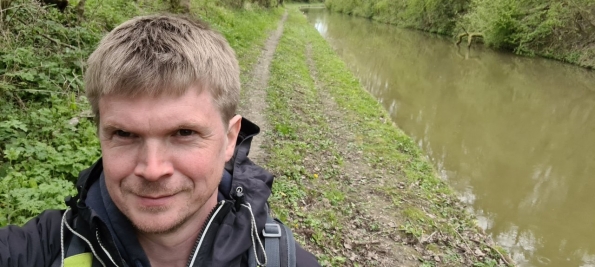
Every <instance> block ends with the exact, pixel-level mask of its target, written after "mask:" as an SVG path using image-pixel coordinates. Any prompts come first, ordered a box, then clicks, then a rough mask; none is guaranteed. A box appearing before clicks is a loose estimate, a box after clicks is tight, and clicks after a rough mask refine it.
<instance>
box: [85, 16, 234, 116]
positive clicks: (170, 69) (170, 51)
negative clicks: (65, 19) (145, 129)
mask: <svg viewBox="0 0 595 267" xmlns="http://www.w3.org/2000/svg"><path fill="white" fill-rule="evenodd" d="M87 63H88V68H87V71H86V73H85V86H86V93H87V98H88V99H89V102H90V103H91V107H92V109H93V113H94V114H95V118H96V120H97V122H98V121H99V99H100V98H101V97H102V96H104V95H108V94H116V95H124V96H135V95H150V96H159V95H163V94H165V95H177V96H179V95H182V94H184V93H185V92H186V90H188V88H189V87H191V86H197V85H198V87H199V88H201V90H202V88H207V89H208V90H209V92H210V93H211V96H212V97H213V99H214V101H215V104H216V105H217V107H218V109H219V111H220V112H221V116H222V119H223V121H224V122H227V121H228V120H229V119H231V117H233V116H234V114H235V111H236V108H237V105H238V101H239V97H240V69H239V66H238V62H237V59H236V57H235V53H234V51H233V50H232V49H231V47H230V46H229V44H228V43H227V41H226V40H225V38H224V37H223V36H221V34H219V33H218V32H216V31H214V30H212V29H210V28H209V26H208V25H207V24H206V23H204V22H202V21H199V20H192V19H189V18H187V17H178V16H173V15H151V16H142V17H136V18H133V19H131V20H129V21H126V22H124V23H123V24H121V25H120V26H118V27H116V28H115V29H114V30H112V31H111V32H110V33H109V34H107V35H106V36H105V37H104V38H103V39H102V40H101V43H100V44H99V46H98V47H97V49H96V50H95V51H94V52H93V54H91V56H90V57H89V60H88V61H87Z"/></svg>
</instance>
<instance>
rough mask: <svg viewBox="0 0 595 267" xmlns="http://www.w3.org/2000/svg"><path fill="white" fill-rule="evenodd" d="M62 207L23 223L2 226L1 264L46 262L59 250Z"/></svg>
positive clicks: (39, 264) (40, 263)
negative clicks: (20, 224) (21, 224)
mask: <svg viewBox="0 0 595 267" xmlns="http://www.w3.org/2000/svg"><path fill="white" fill-rule="evenodd" d="M63 212H64V211H61V210H48V211H44V212H43V213H41V214H40V215H39V216H37V217H35V218H33V219H31V220H30V221H28V222H27V223H26V224H25V225H23V226H16V225H10V226H7V227H3V228H0V266H47V265H48V264H49V263H48V262H46V261H47V260H50V259H53V258H55V257H56V256H57V255H58V253H59V252H60V225H61V221H62V214H63Z"/></svg>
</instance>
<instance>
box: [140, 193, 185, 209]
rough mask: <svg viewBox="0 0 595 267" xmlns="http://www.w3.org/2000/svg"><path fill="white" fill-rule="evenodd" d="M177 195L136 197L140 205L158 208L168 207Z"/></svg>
mask: <svg viewBox="0 0 595 267" xmlns="http://www.w3.org/2000/svg"><path fill="white" fill-rule="evenodd" d="M175 195H176V194H167V195H136V197H137V198H138V200H139V204H140V205H141V206H145V207H157V206H166V205H168V204H169V203H170V202H171V201H173V198H174V196H175Z"/></svg>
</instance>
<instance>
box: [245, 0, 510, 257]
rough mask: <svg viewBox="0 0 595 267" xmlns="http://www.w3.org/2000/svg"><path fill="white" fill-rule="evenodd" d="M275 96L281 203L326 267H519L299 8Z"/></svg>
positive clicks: (273, 130)
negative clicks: (491, 237)
mask: <svg viewBox="0 0 595 267" xmlns="http://www.w3.org/2000/svg"><path fill="white" fill-rule="evenodd" d="M266 90H267V99H266V102H267V108H266V114H267V115H266V116H267V120H268V124H269V125H270V129H267V130H265V133H264V140H263V145H262V147H263V149H264V150H265V154H267V155H268V156H267V159H266V161H265V166H266V167H267V168H268V169H270V170H272V171H273V172H274V173H275V174H276V175H277V180H276V183H275V188H274V192H276V193H275V195H274V199H273V200H272V201H271V204H272V207H273V210H274V211H275V213H276V215H277V216H279V217H280V218H281V219H282V220H284V221H286V222H287V223H288V224H289V225H290V226H291V227H292V228H293V229H294V231H295V232H296V233H297V234H298V236H299V238H298V239H299V240H300V241H301V242H302V243H303V244H304V245H305V246H306V247H307V248H308V249H310V250H312V251H314V252H315V253H316V255H317V256H318V257H319V258H320V260H321V262H322V263H323V264H325V265H330V266H504V265H506V262H509V263H512V261H511V260H510V259H509V258H508V257H506V256H505V254H506V253H505V252H503V251H502V252H501V251H498V250H497V249H498V248H497V245H496V244H494V243H493V241H492V240H490V239H489V238H488V237H487V236H486V235H485V234H483V233H482V232H481V230H480V229H479V228H478V227H477V226H476V222H475V220H474V217H473V216H472V215H470V214H469V213H468V212H466V211H465V210H464V208H463V205H462V204H461V203H460V202H459V200H458V198H457V197H456V195H455V193H454V192H453V191H452V190H451V189H450V187H449V186H448V185H447V184H446V183H445V182H444V181H443V180H441V179H440V178H438V175H437V173H436V171H435V169H434V168H433V167H432V165H431V163H430V162H429V161H428V160H427V157H426V156H425V155H424V153H423V152H422V151H421V150H420V149H419V148H418V147H417V144H416V143H415V142H413V140H412V139H411V138H410V137H408V136H407V135H406V134H404V133H403V132H402V131H401V130H400V129H399V128H398V127H397V126H396V125H395V124H394V123H393V122H392V121H391V119H390V115H389V114H388V113H387V111H386V110H385V109H384V108H383V107H382V106H381V105H380V104H379V103H378V101H377V100H376V99H375V98H374V97H373V96H372V95H370V94H369V93H368V92H366V90H365V89H364V88H363V87H362V85H361V84H360V82H359V81H358V79H357V78H356V77H355V76H354V75H353V74H352V73H351V72H350V71H349V70H348V69H347V67H346V65H345V63H344V62H343V61H342V60H341V59H340V58H339V57H338V56H337V54H336V53H335V52H334V51H333V49H332V48H331V47H330V46H329V44H328V43H327V42H326V41H325V40H324V39H323V38H322V37H321V36H320V35H319V34H318V32H317V31H316V29H314V28H313V27H312V25H310V24H309V23H308V21H307V20H306V18H305V17H304V15H303V14H302V13H300V12H299V11H298V10H297V7H295V6H292V7H290V8H288V18H287V20H286V22H285V25H284V31H283V35H282V36H281V39H280V42H279V45H278V46H277V48H276V51H275V54H274V56H273V61H272V63H271V67H270V80H269V83H268V86H267V87H266ZM247 93H248V94H251V93H250V92H249V91H248V92H247ZM261 138H263V137H261Z"/></svg>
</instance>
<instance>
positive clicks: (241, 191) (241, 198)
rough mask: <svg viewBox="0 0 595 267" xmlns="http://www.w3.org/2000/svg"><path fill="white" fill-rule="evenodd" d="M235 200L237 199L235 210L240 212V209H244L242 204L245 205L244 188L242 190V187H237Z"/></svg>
mask: <svg viewBox="0 0 595 267" xmlns="http://www.w3.org/2000/svg"><path fill="white" fill-rule="evenodd" d="M234 199H235V203H234V204H235V205H234V208H235V209H236V210H240V208H241V207H242V204H244V203H245V200H244V188H242V187H241V186H238V187H236V193H235V197H234Z"/></svg>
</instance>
